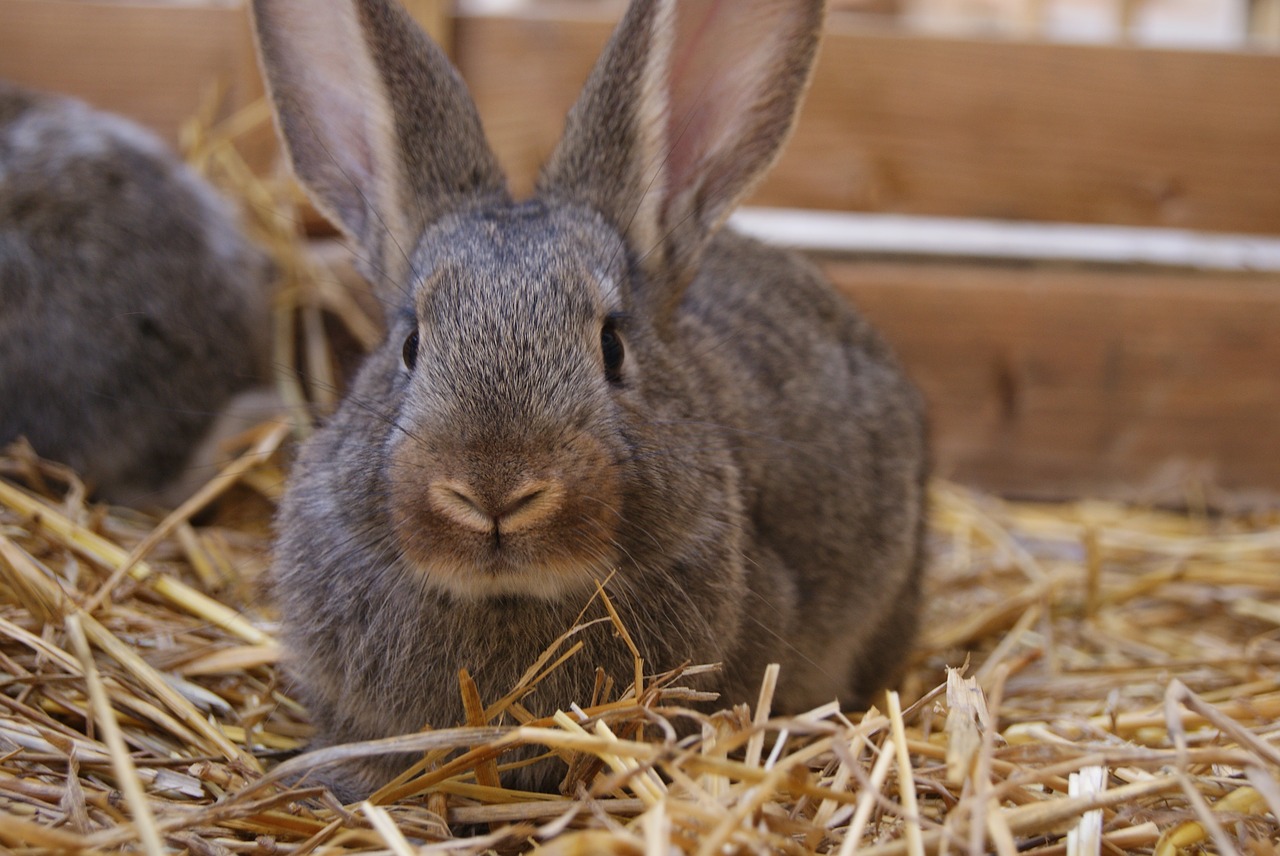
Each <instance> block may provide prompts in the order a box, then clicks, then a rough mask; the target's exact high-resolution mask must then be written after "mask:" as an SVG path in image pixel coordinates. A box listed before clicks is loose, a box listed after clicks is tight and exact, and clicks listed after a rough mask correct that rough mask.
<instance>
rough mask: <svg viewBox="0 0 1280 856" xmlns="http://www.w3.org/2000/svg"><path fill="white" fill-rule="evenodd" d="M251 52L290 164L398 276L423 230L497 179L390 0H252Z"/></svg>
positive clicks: (376, 264)
mask: <svg viewBox="0 0 1280 856" xmlns="http://www.w3.org/2000/svg"><path fill="white" fill-rule="evenodd" d="M253 17H254V23H255V30H256V32H257V38H258V51H259V54H260V56H261V58H262V66H263V69H264V72H265V76H266V79H267V87H268V90H269V91H270V94H271V98H272V101H273V102H274V105H275V112H276V117H277V120H278V122H279V126H280V130H281V134H282V136H283V137H284V140H285V146H286V148H287V149H288V151H289V156H290V158H291V159H292V161H293V167H294V171H295V172H296V173H297V175H298V177H299V178H300V179H301V180H302V183H303V184H304V185H305V186H306V187H307V189H308V191H309V192H310V193H311V195H312V197H313V198H314V200H315V202H316V204H317V205H318V206H319V207H320V208H321V209H322V210H323V211H324V213H325V214H326V215H328V216H329V217H330V218H331V219H332V220H333V221H334V222H336V223H337V224H338V225H339V226H340V227H341V228H342V229H343V231H345V232H346V233H347V234H348V235H349V236H350V237H351V238H352V239H354V240H355V241H356V242H357V243H358V244H359V245H360V247H361V249H362V250H363V252H364V255H365V259H364V261H365V262H366V263H367V265H368V266H369V267H370V268H371V269H372V271H373V272H374V273H375V274H376V275H377V277H378V278H381V279H383V280H384V281H385V280H390V281H392V282H396V283H398V282H400V281H401V278H402V277H403V276H404V275H405V274H406V273H407V268H408V256H409V254H410V253H411V252H412V250H413V246H414V244H415V242H416V241H417V239H418V237H419V236H420V235H421V233H422V230H423V229H424V228H425V227H426V226H427V225H429V224H430V223H432V222H434V221H435V220H436V219H438V218H439V217H440V216H442V215H443V214H445V213H447V212H448V211H450V210H452V209H454V208H456V207H457V206H459V205H460V204H463V203H465V202H466V201H468V200H470V199H474V198H475V197H477V196H479V195H484V194H501V195H504V196H505V193H506V190H505V181H504V179H503V176H502V173H501V170H500V169H499V167H498V164H497V161H496V160H495V158H494V156H493V153H492V151H491V150H490V149H489V146H488V144H487V143H486V142H485V139H484V132H483V130H482V128H481V125H480V117H479V115H478V114H477V112H476V108H475V105H474V103H473V102H472V100H471V97H470V96H469V95H468V94H467V91H466V88H465V87H464V86H463V83H462V80H461V79H460V78H459V76H458V74H457V72H456V71H455V70H454V68H453V66H452V65H451V64H450V63H449V61H448V59H447V58H446V57H445V56H444V53H443V52H442V51H441V50H440V49H439V48H438V47H437V46H436V45H435V44H434V43H433V42H432V41H431V40H430V39H428V38H427V37H426V35H425V34H424V33H423V32H422V30H421V29H420V28H419V27H418V25H417V24H416V23H415V22H414V21H413V20H412V18H410V17H409V15H408V13H407V12H406V11H405V10H404V9H403V8H402V7H401V6H400V5H399V4H398V3H396V2H395V0H324V2H320V3H317V2H314V0H254V2H253Z"/></svg>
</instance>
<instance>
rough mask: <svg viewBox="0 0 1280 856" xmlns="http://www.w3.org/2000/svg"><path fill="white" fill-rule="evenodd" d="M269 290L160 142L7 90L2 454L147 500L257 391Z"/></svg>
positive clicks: (3, 107)
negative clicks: (23, 456)
mask: <svg viewBox="0 0 1280 856" xmlns="http://www.w3.org/2000/svg"><path fill="white" fill-rule="evenodd" d="M270 277H271V267H270V264H269V262H268V260H267V258H266V256H265V255H264V254H263V253H262V252H261V251H259V250H257V249H255V248H254V247H252V246H251V245H250V244H249V243H248V242H247V241H246V239H245V238H244V237H243V235H242V234H241V233H240V231H239V227H238V224H237V219H236V217H235V215H234V212H233V211H232V209H231V207H230V206H229V205H228V204H227V203H226V202H225V201H224V200H222V199H221V198H219V197H218V196H217V194H216V193H215V192H214V191H213V189H212V188H211V187H209V186H208V185H207V184H206V183H205V182H204V181H202V180H201V179H199V178H198V177H197V176H196V175H195V174H194V173H193V172H192V171H191V170H189V169H188V168H187V167H186V166H185V165H184V164H182V163H181V162H180V161H179V160H178V159H177V158H176V157H175V156H174V155H173V154H172V153H170V152H169V151H168V150H167V148H166V147H165V146H164V144H163V143H162V142H161V141H160V140H159V139H157V138H156V137H155V136H154V135H152V134H151V133H150V132H148V131H145V130H143V129H142V128H141V127H139V126H137V125H135V124H133V123H132V122H129V121H127V120H125V119H123V118H121V117H119V116H115V115H112V114H108V113H103V112H100V111H96V110H93V109H91V108H90V107H88V106H87V105H85V104H83V103H82V102H79V101H76V100H73V99H70V98H63V97H59V96H53V95H46V94H41V93H35V92H32V91H29V90H26V89H23V88H20V87H17V86H14V85H11V84H7V83H3V82H0V402H3V406H2V407H0V444H3V443H7V442H9V441H11V440H13V439H14V438H16V437H18V436H26V437H27V438H28V439H29V440H30V441H31V443H32V445H33V446H34V447H35V449H36V451H37V452H39V453H40V454H41V455H43V456H45V457H48V458H53V459H57V460H60V461H62V462H64V463H67V464H70V465H71V466H72V467H73V468H74V469H76V470H77V471H78V472H80V473H81V474H82V475H84V476H86V477H87V479H88V481H89V482H90V483H91V484H93V485H95V486H96V487H97V488H98V489H99V492H100V493H101V494H102V495H103V496H106V497H108V498H111V499H116V500H123V501H131V500H139V499H143V498H151V497H154V496H155V495H156V494H155V491H157V490H158V489H160V488H161V487H162V486H166V485H169V484H171V483H172V482H173V481H174V480H175V479H178V478H180V477H181V476H182V471H183V467H184V465H185V464H186V463H187V461H188V460H189V456H190V455H191V453H192V450H193V448H195V447H196V446H197V445H198V443H199V441H200V440H201V438H202V436H203V435H204V434H205V432H206V431H207V430H208V429H209V426H210V424H211V423H212V422H213V420H214V417H215V414H216V413H217V412H218V410H219V409H220V408H221V407H222V406H223V404H225V403H226V402H227V401H228V400H229V399H230V398H231V396H232V395H233V394H235V393H237V392H239V391H240V390H242V389H245V388H247V387H248V386H249V385H250V384H252V383H254V382H257V381H258V380H259V379H260V378H261V377H262V376H263V374H264V371H263V369H264V367H265V364H266V352H267V342H268V333H269V319H270V315H269V312H268V303H269V290H268V288H269V285H270ZM205 475H208V474H205Z"/></svg>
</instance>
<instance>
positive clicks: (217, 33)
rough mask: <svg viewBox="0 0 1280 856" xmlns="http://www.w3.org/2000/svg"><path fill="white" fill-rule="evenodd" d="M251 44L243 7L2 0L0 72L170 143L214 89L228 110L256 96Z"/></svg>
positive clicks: (257, 81) (258, 84)
mask: <svg viewBox="0 0 1280 856" xmlns="http://www.w3.org/2000/svg"><path fill="white" fill-rule="evenodd" d="M253 50H254V49H253V38H252V34H251V32H250V27H249V20H248V16H247V14H246V13H245V9H244V7H242V6H236V5H228V4H225V3H224V4H217V5H214V4H209V5H200V4H197V5H183V6H175V5H163V4H162V5H156V4H137V3H120V2H77V0H0V77H5V78H8V79H10V80H14V81H17V82H19V83H24V84H26V85H28V86H33V87H36V88H39V89H46V90H51V91H56V92H64V93H67V94H69V95H75V96H77V97H79V98H83V99H84V100H86V101H88V102H89V103H90V104H93V105H94V106H96V107H100V108H103V109H106V110H112V111H115V112H118V113H122V114H124V115H126V116H129V117H131V118H133V119H136V120H137V121H139V122H142V123H143V124H144V125H147V126H149V127H151V128H153V129H154V130H156V131H157V132H159V133H160V134H161V135H162V136H163V137H165V138H166V139H168V140H169V141H170V142H176V141H177V139H178V131H179V129H180V128H181V126H182V123H183V122H185V121H187V120H188V119H189V118H191V117H192V116H193V115H194V114H195V113H196V112H197V111H198V110H199V109H200V107H201V104H202V100H203V99H204V98H205V97H206V96H207V94H208V93H209V92H210V90H211V89H212V88H213V87H214V86H218V85H221V86H223V87H225V88H226V98H225V109H226V110H227V111H230V110H234V109H236V108H238V107H241V106H244V105H246V104H249V103H251V102H252V101H254V100H255V99H257V98H258V97H260V96H261V94H262V91H263V90H262V82H261V80H260V78H259V76H258V70H257V64H256V60H255V59H254V52H253ZM263 139H264V141H265V142H269V141H270V134H269V132H268V133H266V134H264V136H263Z"/></svg>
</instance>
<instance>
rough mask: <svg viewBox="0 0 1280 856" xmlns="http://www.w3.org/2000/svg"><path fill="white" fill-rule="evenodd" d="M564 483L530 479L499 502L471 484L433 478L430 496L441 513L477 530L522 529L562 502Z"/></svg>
mask: <svg viewBox="0 0 1280 856" xmlns="http://www.w3.org/2000/svg"><path fill="white" fill-rule="evenodd" d="M563 496H564V487H563V486H562V485H561V484H560V482H558V481H555V480H542V481H535V482H526V483H524V484H522V485H520V486H519V487H518V488H515V489H514V490H511V491H508V492H507V494H506V495H505V496H503V497H502V498H501V499H499V500H497V501H495V502H489V501H486V500H485V499H483V498H482V495H481V494H480V492H479V491H477V490H475V489H474V488H472V486H471V485H469V484H466V483H463V482H456V481H438V482H433V483H432V484H431V485H430V486H429V487H428V488H427V498H428V501H429V502H430V503H431V506H432V508H434V509H435V510H436V512H437V513H439V514H441V515H443V516H445V517H447V518H449V519H450V520H452V521H453V522H454V523H456V524H457V525H459V526H462V527H463V528H466V529H470V530H472V531H473V532H484V533H497V532H499V531H501V532H502V533H507V532H518V531H520V530H522V529H528V528H530V527H532V526H534V525H536V524H537V523H538V522H539V521H542V520H545V519H546V518H547V517H550V516H551V515H552V514H554V513H555V512H556V510H557V509H559V508H560V506H561V504H562V503H561V499H562V497H563Z"/></svg>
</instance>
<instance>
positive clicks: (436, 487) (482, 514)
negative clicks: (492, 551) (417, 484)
mask: <svg viewBox="0 0 1280 856" xmlns="http://www.w3.org/2000/svg"><path fill="white" fill-rule="evenodd" d="M427 499H428V501H429V502H430V503H431V506H432V507H433V508H434V509H435V510H436V511H437V512H439V513H440V514H442V515H444V516H445V517H447V518H449V519H450V520H452V521H453V522H454V523H457V524H458V525H460V526H462V527H464V528H466V529H471V530H473V531H475V532H492V531H493V530H494V529H495V528H496V526H497V521H495V520H494V516H493V515H492V514H490V513H489V511H488V509H487V508H486V507H485V504H484V502H482V501H481V500H480V499H479V498H477V497H476V495H475V494H474V493H472V492H471V490H470V489H469V488H468V487H467V485H464V484H460V483H458V482H432V483H431V485H430V486H428V487H427Z"/></svg>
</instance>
